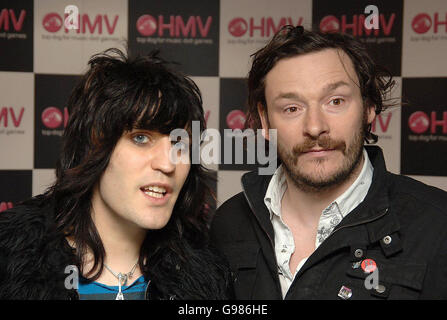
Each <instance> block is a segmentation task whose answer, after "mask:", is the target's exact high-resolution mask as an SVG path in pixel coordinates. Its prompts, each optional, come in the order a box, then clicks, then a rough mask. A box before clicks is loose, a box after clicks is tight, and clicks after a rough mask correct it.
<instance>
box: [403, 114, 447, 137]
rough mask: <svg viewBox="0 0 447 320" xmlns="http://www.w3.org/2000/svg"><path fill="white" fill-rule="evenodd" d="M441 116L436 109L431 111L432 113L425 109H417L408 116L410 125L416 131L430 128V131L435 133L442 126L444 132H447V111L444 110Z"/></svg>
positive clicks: (425, 130) (421, 131) (422, 131)
mask: <svg viewBox="0 0 447 320" xmlns="http://www.w3.org/2000/svg"><path fill="white" fill-rule="evenodd" d="M440 118H441V119H439V115H437V112H436V111H432V112H430V115H428V114H427V113H425V112H423V111H416V112H413V113H412V114H411V115H410V117H409V118H408V126H409V128H410V130H411V131H413V132H414V133H419V134H420V133H425V132H427V131H428V130H430V133H431V134H434V133H436V130H437V128H441V129H442V133H443V134H447V111H444V112H442V114H441V117H440Z"/></svg>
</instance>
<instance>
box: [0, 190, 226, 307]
mask: <svg viewBox="0 0 447 320" xmlns="http://www.w3.org/2000/svg"><path fill="white" fill-rule="evenodd" d="M29 203H32V204H29ZM53 211H54V209H53V207H52V205H51V204H50V203H45V201H43V198H42V197H37V198H34V199H32V200H31V201H29V202H28V204H27V205H20V206H17V207H15V208H13V209H10V210H8V211H4V212H0V299H13V300H23V299H33V300H41V299H52V300H77V299H79V294H78V292H77V290H75V289H66V286H65V281H66V279H67V277H69V276H70V275H73V272H72V271H71V270H70V269H67V270H66V268H67V266H73V265H76V262H75V261H76V258H75V254H74V250H73V249H72V248H71V247H70V246H69V245H68V243H67V241H66V239H65V236H64V234H62V233H61V232H60V231H58V230H57V229H56V225H55V222H54V219H53V215H54V213H53ZM161 250H163V249H161ZM163 252H167V254H166V255H164V256H163V257H164V259H162V260H161V261H164V263H157V265H156V266H155V267H154V268H153V269H152V270H150V272H149V273H150V275H149V276H147V275H146V274H145V277H146V276H147V278H149V280H150V282H149V285H148V286H147V287H146V298H147V299H156V300H159V299H161V300H166V299H178V300H183V299H191V300H195V299H227V298H231V291H232V290H231V281H230V280H229V279H230V276H229V271H228V270H227V267H226V265H225V263H223V261H222V259H221V258H220V257H219V256H218V255H216V254H214V253H213V252H212V251H211V250H209V249H208V248H206V247H205V246H204V247H202V248H194V249H192V248H191V249H190V251H189V254H188V259H189V261H188V263H187V264H186V263H184V262H182V261H180V259H179V258H178V256H177V255H176V254H175V252H170V251H169V252H168V250H166V251H163ZM66 272H67V273H66ZM160 279H162V280H160ZM70 281H71V280H70V278H68V279H67V283H68V284H72V283H71V282H70Z"/></svg>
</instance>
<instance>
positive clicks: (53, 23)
mask: <svg viewBox="0 0 447 320" xmlns="http://www.w3.org/2000/svg"><path fill="white" fill-rule="evenodd" d="M42 24H43V27H44V28H45V30H47V31H48V32H58V31H59V30H60V29H61V28H62V18H61V16H60V15H58V14H57V13H55V12H52V13H48V14H47V15H46V16H45V17H43V20H42Z"/></svg>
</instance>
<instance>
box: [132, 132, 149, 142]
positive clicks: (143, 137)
mask: <svg viewBox="0 0 447 320" xmlns="http://www.w3.org/2000/svg"><path fill="white" fill-rule="evenodd" d="M132 140H133V141H134V142H135V143H136V144H145V143H148V142H149V137H148V136H146V135H144V134H137V135H135V136H134V137H133V138H132Z"/></svg>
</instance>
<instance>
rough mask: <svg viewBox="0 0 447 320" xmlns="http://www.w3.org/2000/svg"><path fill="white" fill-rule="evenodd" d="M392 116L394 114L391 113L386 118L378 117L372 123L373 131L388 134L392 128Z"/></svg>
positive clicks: (382, 115) (383, 116)
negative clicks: (390, 127)
mask: <svg viewBox="0 0 447 320" xmlns="http://www.w3.org/2000/svg"><path fill="white" fill-rule="evenodd" d="M392 116H393V114H392V113H391V112H390V113H387V114H386V116H385V115H384V114H379V115H377V116H376V118H375V119H374V121H373V122H372V123H371V131H372V132H377V131H378V130H380V131H381V132H383V133H386V132H387V131H388V128H389V126H390V123H391V117H392ZM385 117H386V118H385ZM377 124H378V125H377Z"/></svg>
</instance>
